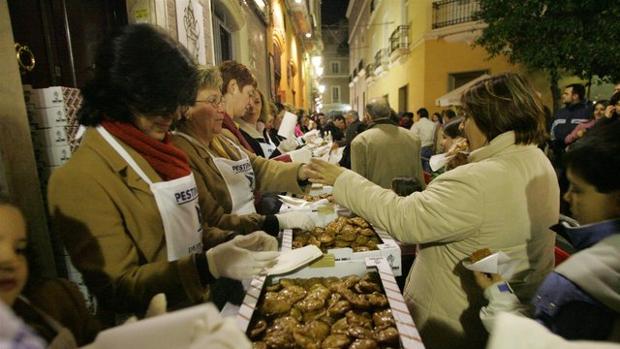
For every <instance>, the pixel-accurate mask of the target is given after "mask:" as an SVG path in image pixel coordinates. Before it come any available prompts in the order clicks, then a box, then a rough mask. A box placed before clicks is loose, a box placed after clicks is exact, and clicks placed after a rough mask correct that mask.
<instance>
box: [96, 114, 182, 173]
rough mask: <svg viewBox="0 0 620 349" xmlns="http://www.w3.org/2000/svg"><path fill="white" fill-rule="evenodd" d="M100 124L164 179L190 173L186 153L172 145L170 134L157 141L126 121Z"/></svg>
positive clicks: (108, 121)
mask: <svg viewBox="0 0 620 349" xmlns="http://www.w3.org/2000/svg"><path fill="white" fill-rule="evenodd" d="M101 126H103V127H104V128H105V129H106V130H108V132H110V133H111V134H112V135H113V136H114V137H116V138H118V139H119V140H121V141H122V142H123V143H125V144H126V145H128V146H130V147H131V148H133V149H134V150H135V151H137V152H138V153H140V155H141V156H142V157H143V158H144V159H145V160H146V161H147V162H148V163H149V165H151V167H153V169H154V170H155V171H156V172H157V173H158V174H159V176H160V177H161V178H162V179H163V180H164V181H169V180H173V179H177V178H181V177H185V176H187V175H189V174H190V173H191V169H190V167H189V160H188V159H187V155H185V153H183V151H181V150H180V149H179V148H177V147H175V146H174V145H172V143H171V140H170V134H166V136H165V137H164V139H163V141H158V140H156V139H154V138H151V137H149V136H148V135H146V134H145V133H144V132H142V131H140V130H139V129H138V128H136V127H135V126H134V125H133V124H131V123H128V122H120V121H114V120H104V121H102V122H101Z"/></svg>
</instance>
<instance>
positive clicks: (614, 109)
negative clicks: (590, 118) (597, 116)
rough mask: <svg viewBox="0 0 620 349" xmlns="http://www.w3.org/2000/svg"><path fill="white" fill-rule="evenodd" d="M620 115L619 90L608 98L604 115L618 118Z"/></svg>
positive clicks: (609, 117)
mask: <svg viewBox="0 0 620 349" xmlns="http://www.w3.org/2000/svg"><path fill="white" fill-rule="evenodd" d="M619 115H620V91H616V92H615V93H614V94H613V96H611V98H610V99H609V105H608V106H607V109H605V117H606V118H608V119H618V116H619Z"/></svg>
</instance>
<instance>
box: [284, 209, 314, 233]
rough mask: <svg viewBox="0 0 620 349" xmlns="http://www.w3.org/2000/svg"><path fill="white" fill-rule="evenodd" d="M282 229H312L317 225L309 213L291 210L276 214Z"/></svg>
mask: <svg viewBox="0 0 620 349" xmlns="http://www.w3.org/2000/svg"><path fill="white" fill-rule="evenodd" d="M276 218H277V219H278V223H279V224H280V229H295V228H299V229H301V230H306V231H307V230H312V229H314V227H315V226H316V224H315V223H314V220H312V218H311V217H310V215H309V214H307V213H304V212H299V211H290V212H285V213H280V214H277V215H276Z"/></svg>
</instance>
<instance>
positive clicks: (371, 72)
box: [365, 63, 375, 79]
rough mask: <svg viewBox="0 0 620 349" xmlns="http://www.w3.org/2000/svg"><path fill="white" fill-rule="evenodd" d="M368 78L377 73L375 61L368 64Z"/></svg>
mask: <svg viewBox="0 0 620 349" xmlns="http://www.w3.org/2000/svg"><path fill="white" fill-rule="evenodd" d="M365 69H366V78H367V79H368V78H371V77H373V76H374V75H375V64H374V63H370V64H368V65H366V68H365Z"/></svg>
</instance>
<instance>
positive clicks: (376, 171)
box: [351, 124, 424, 189]
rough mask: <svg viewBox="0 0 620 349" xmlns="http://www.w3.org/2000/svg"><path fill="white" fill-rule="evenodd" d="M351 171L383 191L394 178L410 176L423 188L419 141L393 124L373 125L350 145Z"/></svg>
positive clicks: (416, 137)
mask: <svg viewBox="0 0 620 349" xmlns="http://www.w3.org/2000/svg"><path fill="white" fill-rule="evenodd" d="M351 170H353V171H354V172H357V173H359V174H360V175H362V176H364V177H365V178H367V179H368V180H369V181H371V182H373V183H375V184H377V185H379V186H381V187H383V188H386V189H390V188H391V187H392V179H393V178H394V177H412V178H415V179H416V180H417V181H418V183H420V185H421V186H422V187H424V176H423V175H422V163H421V162H420V138H418V136H416V135H415V134H413V133H411V132H410V131H408V130H406V129H404V128H402V127H399V126H396V125H393V124H376V125H374V126H372V127H371V128H370V129H368V130H366V131H364V132H362V133H360V134H358V135H357V136H356V137H355V138H354V139H353V142H351Z"/></svg>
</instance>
